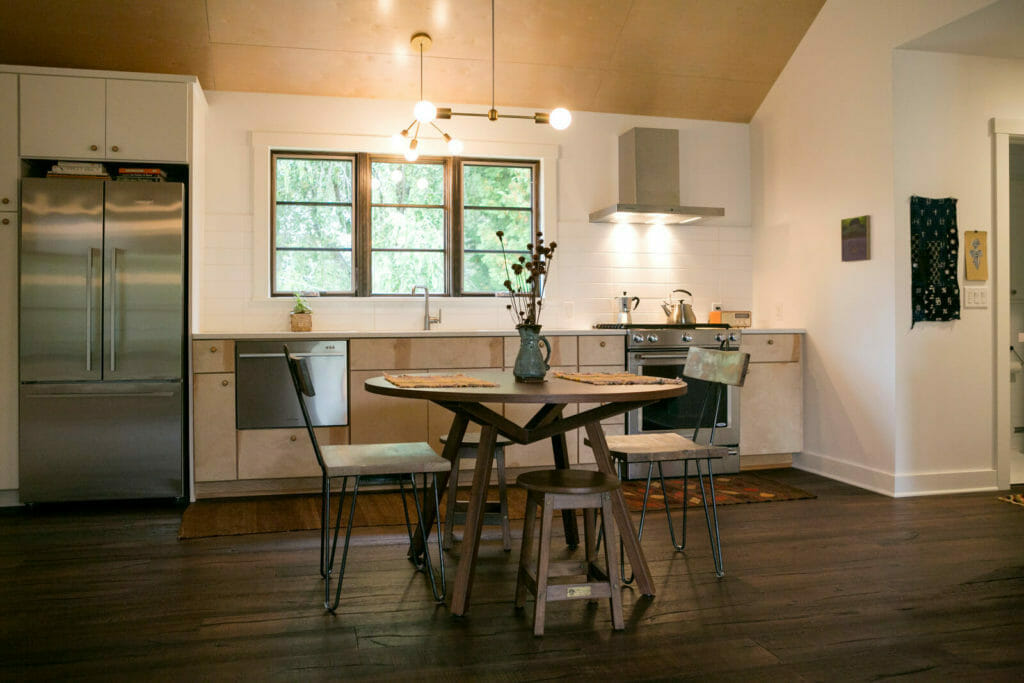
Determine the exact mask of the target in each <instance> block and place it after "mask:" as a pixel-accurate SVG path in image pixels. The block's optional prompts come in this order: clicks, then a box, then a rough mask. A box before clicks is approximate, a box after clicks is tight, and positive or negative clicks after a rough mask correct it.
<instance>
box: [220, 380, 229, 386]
mask: <svg viewBox="0 0 1024 683" xmlns="http://www.w3.org/2000/svg"><path fill="white" fill-rule="evenodd" d="M229 384H231V382H229V381H227V380H226V379H222V380H221V381H220V385H221V386H222V387H226V386H227V385H229Z"/></svg>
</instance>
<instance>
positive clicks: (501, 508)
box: [441, 432, 512, 552]
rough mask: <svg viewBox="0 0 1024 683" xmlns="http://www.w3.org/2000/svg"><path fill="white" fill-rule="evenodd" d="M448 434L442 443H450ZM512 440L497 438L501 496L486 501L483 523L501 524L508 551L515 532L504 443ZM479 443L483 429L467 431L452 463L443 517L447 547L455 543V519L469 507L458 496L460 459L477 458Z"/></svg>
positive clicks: (497, 462)
mask: <svg viewBox="0 0 1024 683" xmlns="http://www.w3.org/2000/svg"><path fill="white" fill-rule="evenodd" d="M447 442H448V436H447V435H445V436H442V437H441V443H447ZM511 443H512V442H511V441H509V440H508V439H506V438H504V437H501V436H499V437H498V440H497V441H495V442H494V462H495V464H496V465H497V469H498V500H489V501H487V502H486V503H484V522H483V523H484V524H490V525H497V524H500V525H501V542H502V546H503V547H504V548H505V552H509V551H510V550H512V532H511V531H510V530H509V524H508V494H507V491H506V487H505V446H508V445H510V444H511ZM479 446H480V433H479V432H477V433H475V434H466V435H465V436H463V437H462V444H461V445H460V446H459V452H458V455H457V456H456V459H455V462H454V463H452V474H451V476H450V477H449V478H448V503H447V505H446V506H445V517H444V541H443V543H442V545H443V547H444V549H445V550H448V549H450V548H451V547H452V543H453V541H454V539H455V522H456V521H458V522H459V523H460V524H463V523H465V521H466V508H467V506H468V503H467V502H466V501H464V500H458V492H459V462H460V461H461V460H463V459H473V460H475V459H476V456H477V449H478V448H479Z"/></svg>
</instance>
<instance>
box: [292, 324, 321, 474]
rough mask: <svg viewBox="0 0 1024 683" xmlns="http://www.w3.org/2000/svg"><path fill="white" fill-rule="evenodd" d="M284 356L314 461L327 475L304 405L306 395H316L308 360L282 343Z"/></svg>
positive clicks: (311, 423)
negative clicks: (297, 356)
mask: <svg viewBox="0 0 1024 683" xmlns="http://www.w3.org/2000/svg"><path fill="white" fill-rule="evenodd" d="M284 358H285V361H287V363H288V373H289V374H290V375H291V376H292V385H293V386H294V387H295V397H296V398H298V399H299V408H301V409H302V419H303V420H305V422H306V431H307V432H309V440H310V441H311V442H312V443H313V453H314V454H315V455H316V462H317V464H318V465H320V469H321V470H322V471H323V473H324V476H326V475H327V465H326V464H324V456H323V454H322V453H321V452H320V442H318V441H317V440H316V432H315V431H314V430H313V422H312V420H310V419H309V409H308V408H307V407H306V397H307V396H316V389H314V388H313V378H312V377H310V375H309V361H308V360H307V359H306V358H296V357H295V356H293V355H292V354H291V352H289V351H288V345H287V344H285V345H284Z"/></svg>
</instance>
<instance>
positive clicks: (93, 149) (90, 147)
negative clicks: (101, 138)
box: [89, 145, 99, 152]
mask: <svg viewBox="0 0 1024 683" xmlns="http://www.w3.org/2000/svg"><path fill="white" fill-rule="evenodd" d="M89 149H91V150H92V151H93V152H95V151H96V150H98V149H99V147H97V146H96V145H89Z"/></svg>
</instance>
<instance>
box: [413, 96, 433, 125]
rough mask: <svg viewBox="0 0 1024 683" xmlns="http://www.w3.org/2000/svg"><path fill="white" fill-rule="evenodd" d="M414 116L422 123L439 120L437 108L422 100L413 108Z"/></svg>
mask: <svg viewBox="0 0 1024 683" xmlns="http://www.w3.org/2000/svg"><path fill="white" fill-rule="evenodd" d="M412 114H413V116H415V117H416V120H417V121H419V122H420V123H430V122H431V121H433V120H434V119H435V118H437V107H435V106H434V105H433V103H431V102H430V101H429V100H420V101H419V102H417V103H416V106H414V107H413V108H412Z"/></svg>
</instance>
